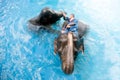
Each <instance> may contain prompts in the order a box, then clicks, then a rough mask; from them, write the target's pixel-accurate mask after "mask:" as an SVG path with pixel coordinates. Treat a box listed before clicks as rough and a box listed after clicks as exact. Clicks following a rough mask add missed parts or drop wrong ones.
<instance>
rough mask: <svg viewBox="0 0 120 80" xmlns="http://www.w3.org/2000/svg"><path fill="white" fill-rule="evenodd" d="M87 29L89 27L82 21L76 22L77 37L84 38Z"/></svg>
mask: <svg viewBox="0 0 120 80" xmlns="http://www.w3.org/2000/svg"><path fill="white" fill-rule="evenodd" d="M88 29H89V25H87V24H86V23H85V22H82V21H80V20H79V21H78V32H79V36H80V37H82V36H84V35H85V34H86V33H87V31H88Z"/></svg>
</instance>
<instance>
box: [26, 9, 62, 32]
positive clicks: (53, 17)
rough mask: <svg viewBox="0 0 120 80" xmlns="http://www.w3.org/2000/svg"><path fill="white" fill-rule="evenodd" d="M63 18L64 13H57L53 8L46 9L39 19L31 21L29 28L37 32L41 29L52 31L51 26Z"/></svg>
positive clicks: (42, 11)
mask: <svg viewBox="0 0 120 80" xmlns="http://www.w3.org/2000/svg"><path fill="white" fill-rule="evenodd" d="M61 17H63V12H62V11H59V12H56V11H54V10H52V9H51V8H48V7H45V8H43V9H42V10H41V12H40V14H39V15H38V16H37V17H34V18H32V19H30V20H29V25H28V27H29V28H30V29H31V30H35V31H38V30H39V29H41V28H45V29H48V30H52V28H51V27H50V25H52V24H54V23H56V22H57V21H58V20H60V18H61Z"/></svg>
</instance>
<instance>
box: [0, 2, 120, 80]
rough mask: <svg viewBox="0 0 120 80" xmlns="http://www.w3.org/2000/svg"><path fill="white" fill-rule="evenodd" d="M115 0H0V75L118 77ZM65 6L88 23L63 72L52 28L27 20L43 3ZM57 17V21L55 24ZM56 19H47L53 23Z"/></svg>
mask: <svg viewBox="0 0 120 80" xmlns="http://www.w3.org/2000/svg"><path fill="white" fill-rule="evenodd" d="M119 3H120V0H70V1H68V0H0V80H120V17H119V16H120V9H119V8H120V5H119ZM46 6H48V7H51V8H52V9H54V10H57V11H58V10H65V11H66V12H67V13H68V15H69V14H70V13H75V15H76V18H77V19H79V20H81V21H84V22H85V23H87V24H88V25H89V26H90V30H89V32H88V34H87V36H86V37H85V54H84V55H82V54H79V55H78V57H77V59H76V61H75V64H74V65H75V69H74V72H73V73H72V74H71V75H66V74H64V73H63V71H62V69H61V62H60V59H59V56H58V55H56V56H55V55H54V54H53V40H54V38H55V37H56V36H57V35H56V34H53V33H49V32H46V31H44V30H42V31H40V32H38V33H37V32H33V31H30V30H29V29H28V23H27V21H28V20H29V19H31V18H33V17H34V16H37V15H38V14H39V13H40V10H41V9H42V8H44V7H46ZM61 24H62V22H61V21H60V22H59V25H61ZM57 26H58V25H57V24H56V25H52V27H54V28H56V27H57Z"/></svg>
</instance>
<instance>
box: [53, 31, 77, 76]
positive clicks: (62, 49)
mask: <svg viewBox="0 0 120 80" xmlns="http://www.w3.org/2000/svg"><path fill="white" fill-rule="evenodd" d="M75 43H76V40H75V39H74V37H73V34H72V33H68V34H61V35H60V36H59V37H58V38H57V39H56V40H55V41H54V52H55V53H58V54H59V55H60V58H61V62H62V69H63V71H64V72H65V73H66V74H71V73H72V72H73V70H74V57H75V54H76V50H77V48H76V46H75Z"/></svg>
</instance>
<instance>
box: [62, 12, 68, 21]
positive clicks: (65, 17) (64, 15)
mask: <svg viewBox="0 0 120 80" xmlns="http://www.w3.org/2000/svg"><path fill="white" fill-rule="evenodd" d="M63 19H64V20H66V21H69V18H68V17H67V16H66V14H65V13H64V12H63Z"/></svg>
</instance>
